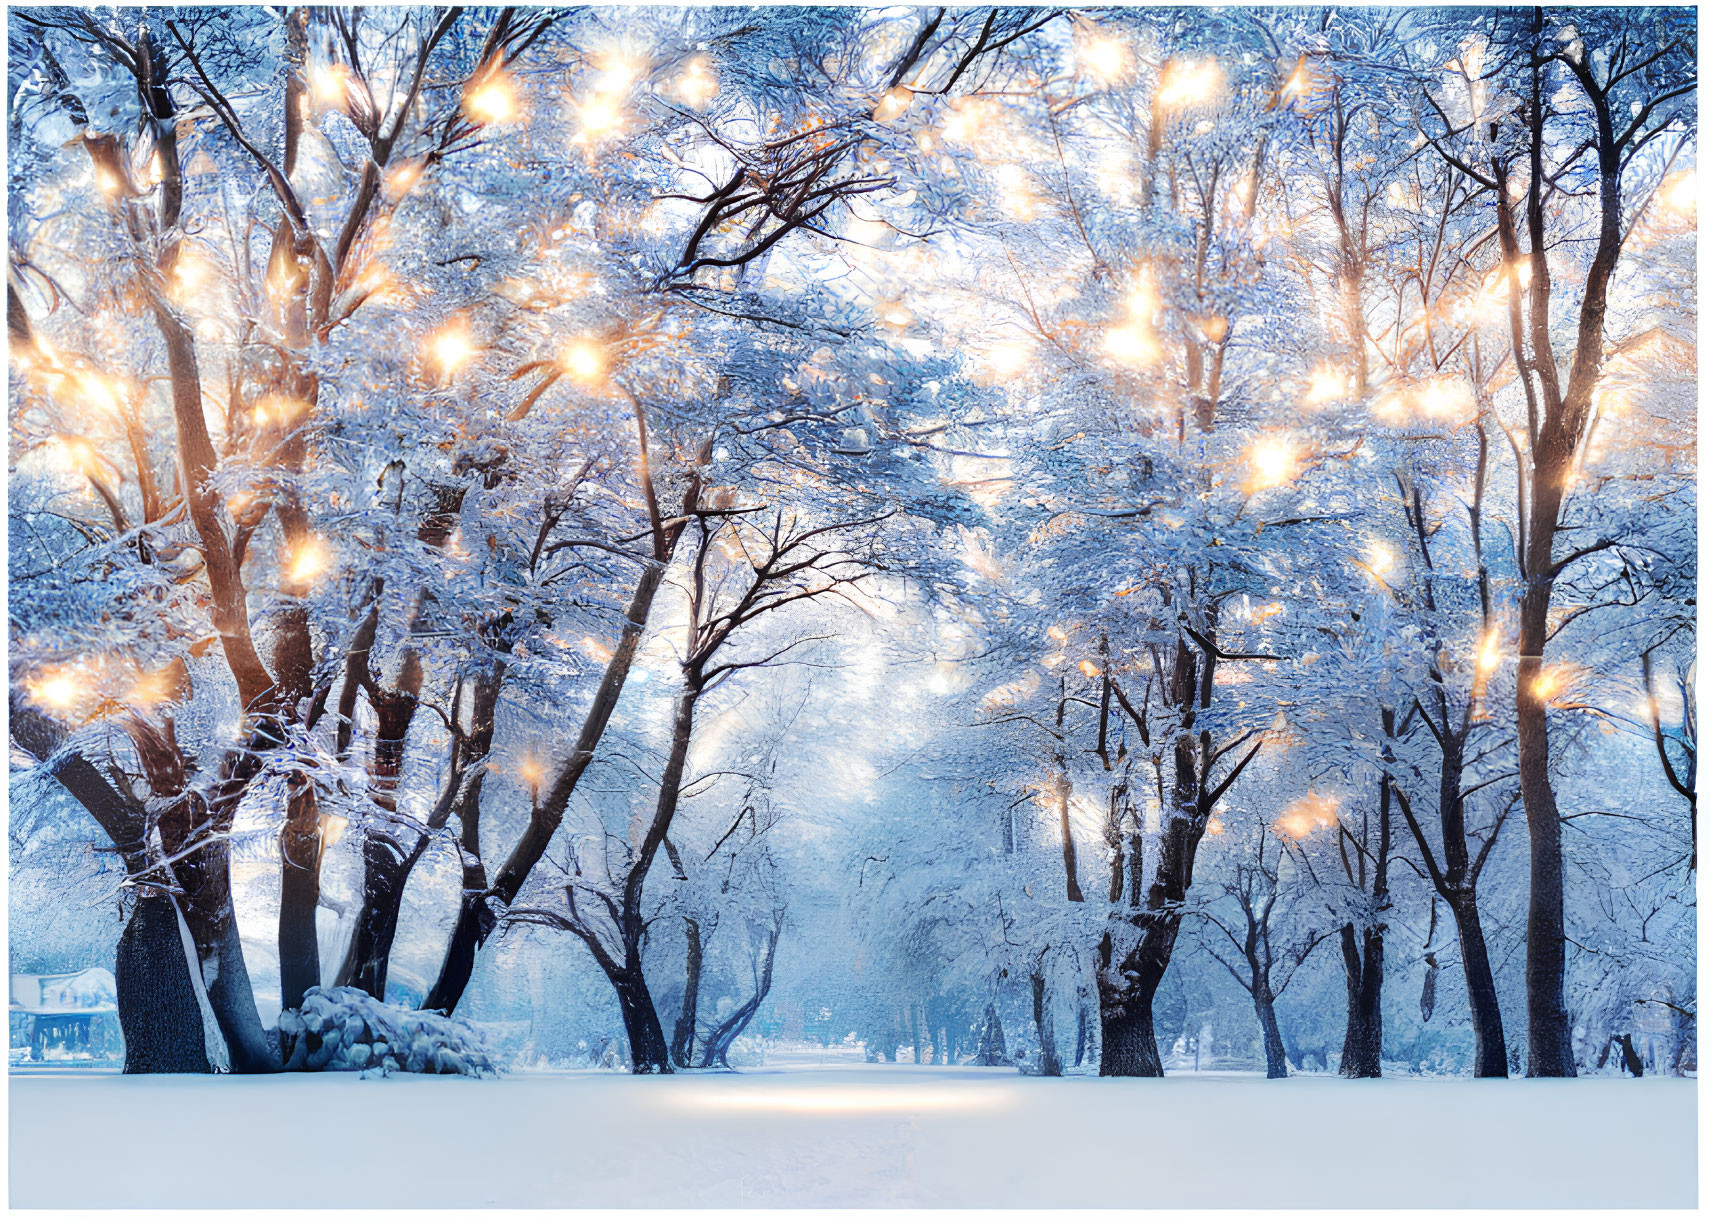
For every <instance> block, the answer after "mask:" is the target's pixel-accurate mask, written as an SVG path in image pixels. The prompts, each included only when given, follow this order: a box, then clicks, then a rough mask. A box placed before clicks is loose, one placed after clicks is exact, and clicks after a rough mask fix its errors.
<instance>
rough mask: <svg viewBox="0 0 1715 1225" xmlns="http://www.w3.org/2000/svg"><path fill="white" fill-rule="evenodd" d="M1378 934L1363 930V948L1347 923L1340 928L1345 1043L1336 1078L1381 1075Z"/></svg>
mask: <svg viewBox="0 0 1715 1225" xmlns="http://www.w3.org/2000/svg"><path fill="white" fill-rule="evenodd" d="M1382 951H1383V946H1382V932H1381V929H1380V928H1379V927H1367V928H1365V929H1364V939H1363V946H1362V948H1361V949H1360V948H1359V945H1358V936H1357V932H1356V930H1355V929H1354V928H1353V926H1352V925H1351V924H1350V923H1348V924H1346V925H1345V926H1344V927H1342V928H1341V929H1340V953H1341V955H1342V957H1343V958H1344V960H1345V963H1346V1041H1345V1045H1344V1046H1343V1047H1342V1048H1341V1049H1340V1075H1341V1076H1346V1077H1351V1078H1365V1077H1378V1076H1380V1075H1381V1074H1382Z"/></svg>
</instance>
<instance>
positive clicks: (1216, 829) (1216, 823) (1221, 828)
mask: <svg viewBox="0 0 1715 1225" xmlns="http://www.w3.org/2000/svg"><path fill="white" fill-rule="evenodd" d="M1207 832H1208V835H1209V837H1211V838H1219V837H1220V836H1221V835H1222V834H1224V833H1226V832H1227V827H1226V825H1225V824H1224V823H1223V822H1222V821H1221V818H1219V817H1210V818H1209V824H1208V827H1207Z"/></svg>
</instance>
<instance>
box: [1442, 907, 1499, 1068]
mask: <svg viewBox="0 0 1715 1225" xmlns="http://www.w3.org/2000/svg"><path fill="white" fill-rule="evenodd" d="M1450 909H1451V910H1452V911H1453V925H1454V928H1455V929H1456V930H1457V931H1458V933H1459V956H1460V959H1461V960H1462V961H1463V962H1464V965H1465V991H1466V994H1467V995H1468V996H1469V998H1470V1001H1471V1031H1472V1034H1473V1036H1474V1037H1475V1039H1476V1047H1477V1050H1476V1067H1475V1074H1476V1075H1477V1076H1478V1077H1492V1076H1498V1077H1501V1078H1503V1079H1504V1078H1505V1077H1506V1074H1507V1042H1506V1035H1505V1033H1504V1032H1503V1030H1502V1025H1501V1002H1500V997H1499V996H1497V995H1496V993H1495V976H1494V971H1493V970H1492V969H1491V968H1490V966H1489V947H1488V943H1487V942H1486V941H1485V940H1484V938H1483V924H1482V920H1481V919H1480V918H1479V917H1478V915H1477V902H1476V899H1475V898H1473V897H1470V896H1469V895H1463V896H1460V897H1458V899H1457V900H1456V901H1455V902H1454V903H1453V904H1452V905H1451V906H1450Z"/></svg>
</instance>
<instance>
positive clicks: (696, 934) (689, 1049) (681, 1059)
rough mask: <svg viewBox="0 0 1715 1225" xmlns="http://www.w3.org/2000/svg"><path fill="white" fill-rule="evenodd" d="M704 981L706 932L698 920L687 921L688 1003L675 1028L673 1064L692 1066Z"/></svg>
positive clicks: (686, 964) (686, 990) (686, 976)
mask: <svg viewBox="0 0 1715 1225" xmlns="http://www.w3.org/2000/svg"><path fill="white" fill-rule="evenodd" d="M702 979H703V933H702V931H701V930H700V929H699V928H698V927H697V921H696V920H695V919H691V918H687V919H686V920H685V1000H684V1003H683V1005H681V1007H680V1009H679V1020H678V1022H677V1023H676V1024H675V1025H674V1026H673V1051H672V1055H673V1063H674V1064H675V1065H676V1066H678V1067H681V1068H688V1067H690V1066H691V1057H692V1055H693V1054H695V1047H696V1043H697V995H698V993H699V992H700V990H701V988H702Z"/></svg>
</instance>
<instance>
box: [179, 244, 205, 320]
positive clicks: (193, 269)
mask: <svg viewBox="0 0 1715 1225" xmlns="http://www.w3.org/2000/svg"><path fill="white" fill-rule="evenodd" d="M213 273H214V270H213V269H212V268H211V267H209V264H208V261H207V260H205V259H203V258H202V257H201V256H199V255H197V254H196V253H195V252H194V251H192V250H191V249H190V248H189V247H188V246H187V247H182V248H180V250H179V257H178V258H177V259H175V260H174V261H173V279H172V284H171V288H170V293H171V294H172V297H173V300H174V301H176V302H178V303H179V304H180V305H181V306H182V305H184V304H185V303H186V302H188V301H189V300H190V299H192V298H194V297H196V295H197V294H198V293H199V292H201V290H202V289H203V288H204V287H205V286H206V285H207V284H208V283H209V280H210V279H211V278H212V276H213Z"/></svg>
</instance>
